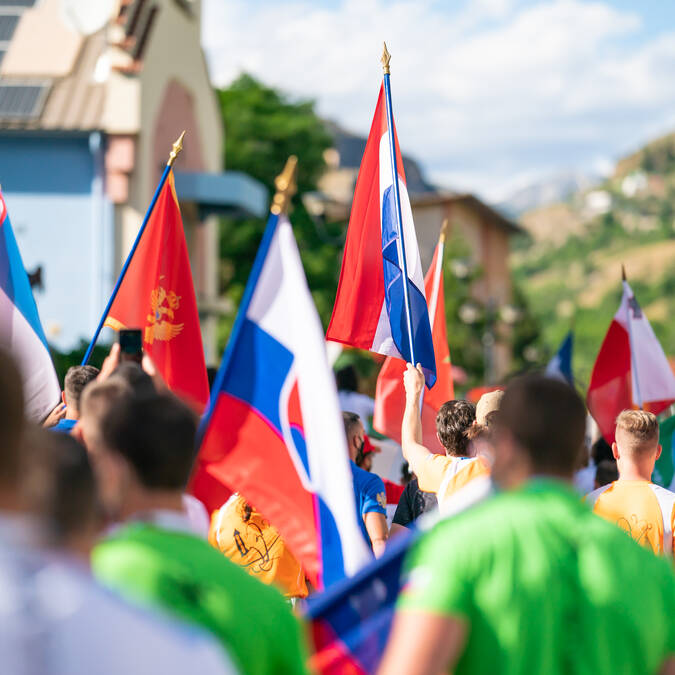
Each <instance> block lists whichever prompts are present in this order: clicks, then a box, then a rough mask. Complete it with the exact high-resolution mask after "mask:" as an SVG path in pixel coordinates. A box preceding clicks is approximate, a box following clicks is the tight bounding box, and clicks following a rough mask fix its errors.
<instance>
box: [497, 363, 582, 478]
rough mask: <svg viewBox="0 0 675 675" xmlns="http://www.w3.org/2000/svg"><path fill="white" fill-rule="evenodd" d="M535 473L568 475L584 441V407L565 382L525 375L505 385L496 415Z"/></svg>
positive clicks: (501, 427) (501, 426) (574, 464)
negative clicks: (524, 453)
mask: <svg viewBox="0 0 675 675" xmlns="http://www.w3.org/2000/svg"><path fill="white" fill-rule="evenodd" d="M497 425H498V428H500V429H506V430H508V431H509V432H510V433H511V434H512V436H513V438H514V439H515V440H516V441H517V442H518V444H519V445H520V446H521V448H522V449H523V450H525V451H526V453H527V455H528V458H529V461H530V464H531V467H532V470H533V471H534V472H535V473H539V474H550V475H554V476H571V475H572V473H573V472H574V469H575V467H576V465H577V462H578V459H579V455H580V452H581V449H582V447H583V443H584V434H585V426H586V408H585V407H584V404H583V402H582V400H581V399H580V398H579V395H578V394H577V393H576V391H574V389H572V388H571V387H570V386H569V385H568V384H566V383H565V382H561V381H559V380H556V379H553V378H548V377H544V376H542V375H525V376H522V377H518V378H516V379H514V380H513V381H512V382H511V383H510V384H509V386H508V387H507V388H506V392H505V393H504V398H503V399H502V402H501V406H500V409H499V415H498V418H497Z"/></svg>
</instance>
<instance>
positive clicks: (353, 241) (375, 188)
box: [326, 87, 436, 386]
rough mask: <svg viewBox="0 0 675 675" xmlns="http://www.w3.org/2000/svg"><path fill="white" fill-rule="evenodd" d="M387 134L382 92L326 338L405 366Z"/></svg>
mask: <svg viewBox="0 0 675 675" xmlns="http://www.w3.org/2000/svg"><path fill="white" fill-rule="evenodd" d="M391 132H392V130H390V129H389V125H388V123H387V113H386V105H385V96H384V87H382V88H381V89H380V95H379V98H378V100H377V107H376V108H375V117H374V118H373V123H372V126H371V128H370V134H369V136H368V141H367V143H366V149H365V151H364V153H363V159H362V160H361V168H360V169H359V176H358V179H357V181H356V189H355V191H354V201H353V202H352V210H351V215H350V218H349V228H348V230H347V241H346V244H345V252H344V257H343V258H342V270H341V272H340V281H339V284H338V290H337V297H336V299H335V306H334V308H333V316H332V317H331V321H330V325H329V326H328V332H327V333H326V338H327V339H328V340H333V341H335V342H342V343H343V344H347V345H351V346H352V347H358V348H360V349H368V350H370V351H373V352H377V353H378V354H385V355H387V356H394V357H396V358H401V359H404V360H405V361H407V362H410V361H411V360H412V358H411V354H410V339H409V332H408V325H407V319H406V303H405V296H404V289H403V277H404V275H403V264H402V262H401V261H402V259H403V258H402V246H401V241H400V238H399V236H398V226H397V213H396V211H397V205H396V200H395V197H394V190H393V185H394V181H393V169H392V160H391V152H390V142H391V139H390V133H391ZM393 134H394V142H395V151H396V165H397V170H398V186H399V193H400V201H401V218H402V228H403V236H404V243H405V260H406V263H407V270H408V279H407V284H408V294H409V297H410V311H411V324H412V332H413V336H412V337H413V340H412V342H413V347H414V350H415V361H417V362H418V363H421V364H422V368H423V370H424V374H425V378H426V382H427V385H428V386H433V384H434V382H435V381H436V365H435V361H434V346H433V341H432V339H431V327H430V324H429V312H428V309H427V301H426V297H425V295H424V275H423V273H422V264H421V262H420V254H419V249H418V247H417V236H416V234H415V225H414V223H413V217H412V210H411V208H410V200H409V198H408V191H407V188H406V182H405V173H404V170H403V159H402V157H401V153H400V150H399V145H398V138H397V137H396V130H395V129H394V130H393Z"/></svg>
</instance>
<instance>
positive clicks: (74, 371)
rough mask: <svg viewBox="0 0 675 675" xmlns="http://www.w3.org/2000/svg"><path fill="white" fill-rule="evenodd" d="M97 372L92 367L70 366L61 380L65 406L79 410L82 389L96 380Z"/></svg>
mask: <svg viewBox="0 0 675 675" xmlns="http://www.w3.org/2000/svg"><path fill="white" fill-rule="evenodd" d="M98 373H99V370H98V368H94V366H71V367H70V368H68V372H67V373H66V377H65V378H64V380H63V388H64V390H65V392H66V404H67V405H68V406H70V407H72V408H75V410H79V409H80V398H81V396H82V392H83V391H84V388H85V387H86V386H87V385H88V384H89V383H90V382H91V381H92V380H95V379H96V376H97V375H98Z"/></svg>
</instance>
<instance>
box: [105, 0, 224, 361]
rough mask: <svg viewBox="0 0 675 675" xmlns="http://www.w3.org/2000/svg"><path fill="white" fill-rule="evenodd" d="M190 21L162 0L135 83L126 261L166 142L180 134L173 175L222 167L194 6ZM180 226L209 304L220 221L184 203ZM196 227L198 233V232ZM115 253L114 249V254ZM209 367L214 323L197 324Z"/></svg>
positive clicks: (123, 217) (219, 130) (214, 288)
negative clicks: (133, 159) (135, 131)
mask: <svg viewBox="0 0 675 675" xmlns="http://www.w3.org/2000/svg"><path fill="white" fill-rule="evenodd" d="M192 4H193V5H194V7H195V12H194V14H193V15H192V16H191V15H190V14H188V13H186V12H185V11H184V10H182V9H181V8H180V7H179V6H178V4H177V3H176V2H175V1H174V0H160V6H161V9H160V11H159V12H158V13H157V20H156V22H155V25H154V27H153V29H152V32H151V34H150V38H149V40H148V44H147V48H146V50H145V53H144V56H143V64H142V68H141V71H140V73H139V75H138V76H137V79H138V88H139V89H140V99H139V111H138V114H139V125H138V129H139V132H138V136H137V145H136V157H137V160H136V164H135V166H134V170H133V172H132V174H131V176H130V191H129V201H128V206H127V207H125V208H124V210H123V211H121V210H120V209H117V211H118V212H119V213H117V214H116V225H117V226H118V227H120V228H121V231H120V233H119V235H118V241H119V242H120V243H121V245H122V249H121V250H120V256H119V258H118V260H119V261H120V262H119V264H120V265H121V261H123V260H124V258H125V256H126V254H127V252H128V250H129V248H130V247H131V245H132V243H133V240H134V237H135V236H136V233H137V231H138V227H139V226H140V223H141V220H142V218H143V215H144V213H145V209H146V208H147V206H148V204H149V202H150V199H151V198H152V195H153V193H154V190H155V188H156V185H157V180H158V179H159V176H160V173H161V170H162V166H163V165H164V164H165V163H166V160H167V159H168V156H169V152H170V150H171V144H172V143H173V141H175V140H176V138H177V137H178V135H179V134H180V132H181V131H182V130H183V129H185V130H186V132H187V133H186V136H185V141H184V150H183V152H182V153H181V154H180V155H179V157H178V159H177V161H176V164H175V167H176V168H177V169H179V170H181V169H182V170H191V171H197V170H199V171H208V172H219V171H221V170H222V168H223V161H222V153H223V126H222V118H221V115H220V110H219V107H218V103H217V100H216V97H215V94H214V92H213V89H212V87H211V84H210V82H209V80H208V71H207V68H206V63H205V61H204V56H203V53H202V50H201V42H200V26H199V9H200V8H199V2H198V1H195V2H193V3H192ZM182 215H183V225H184V227H185V234H186V240H187V242H188V249H189V251H190V262H191V265H192V273H193V279H194V281H195V292H196V294H197V300H198V303H199V301H200V300H209V301H211V302H212V304H215V303H214V301H215V299H216V297H217V293H218V283H217V280H218V276H217V272H218V255H219V250H218V246H217V245H214V243H215V244H217V240H218V230H217V228H218V223H217V219H215V218H208V219H206V221H205V222H204V223H200V222H199V221H198V217H197V213H196V210H194V209H190V208H189V207H188V206H187V205H183V209H182ZM197 228H199V229H197ZM118 250H119V249H118ZM202 335H203V339H204V347H205V350H206V355H207V362H211V363H213V362H215V361H216V359H217V356H218V355H216V353H215V340H216V318H215V317H214V316H208V317H204V318H203V319H202Z"/></svg>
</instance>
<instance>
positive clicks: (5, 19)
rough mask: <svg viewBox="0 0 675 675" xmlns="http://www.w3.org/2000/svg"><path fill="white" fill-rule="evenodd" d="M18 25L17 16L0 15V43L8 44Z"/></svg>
mask: <svg viewBox="0 0 675 675" xmlns="http://www.w3.org/2000/svg"><path fill="white" fill-rule="evenodd" d="M18 23H19V16H18V14H0V42H9V41H10V40H11V39H12V35H14V29H15V28H16V25H17V24H18Z"/></svg>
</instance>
